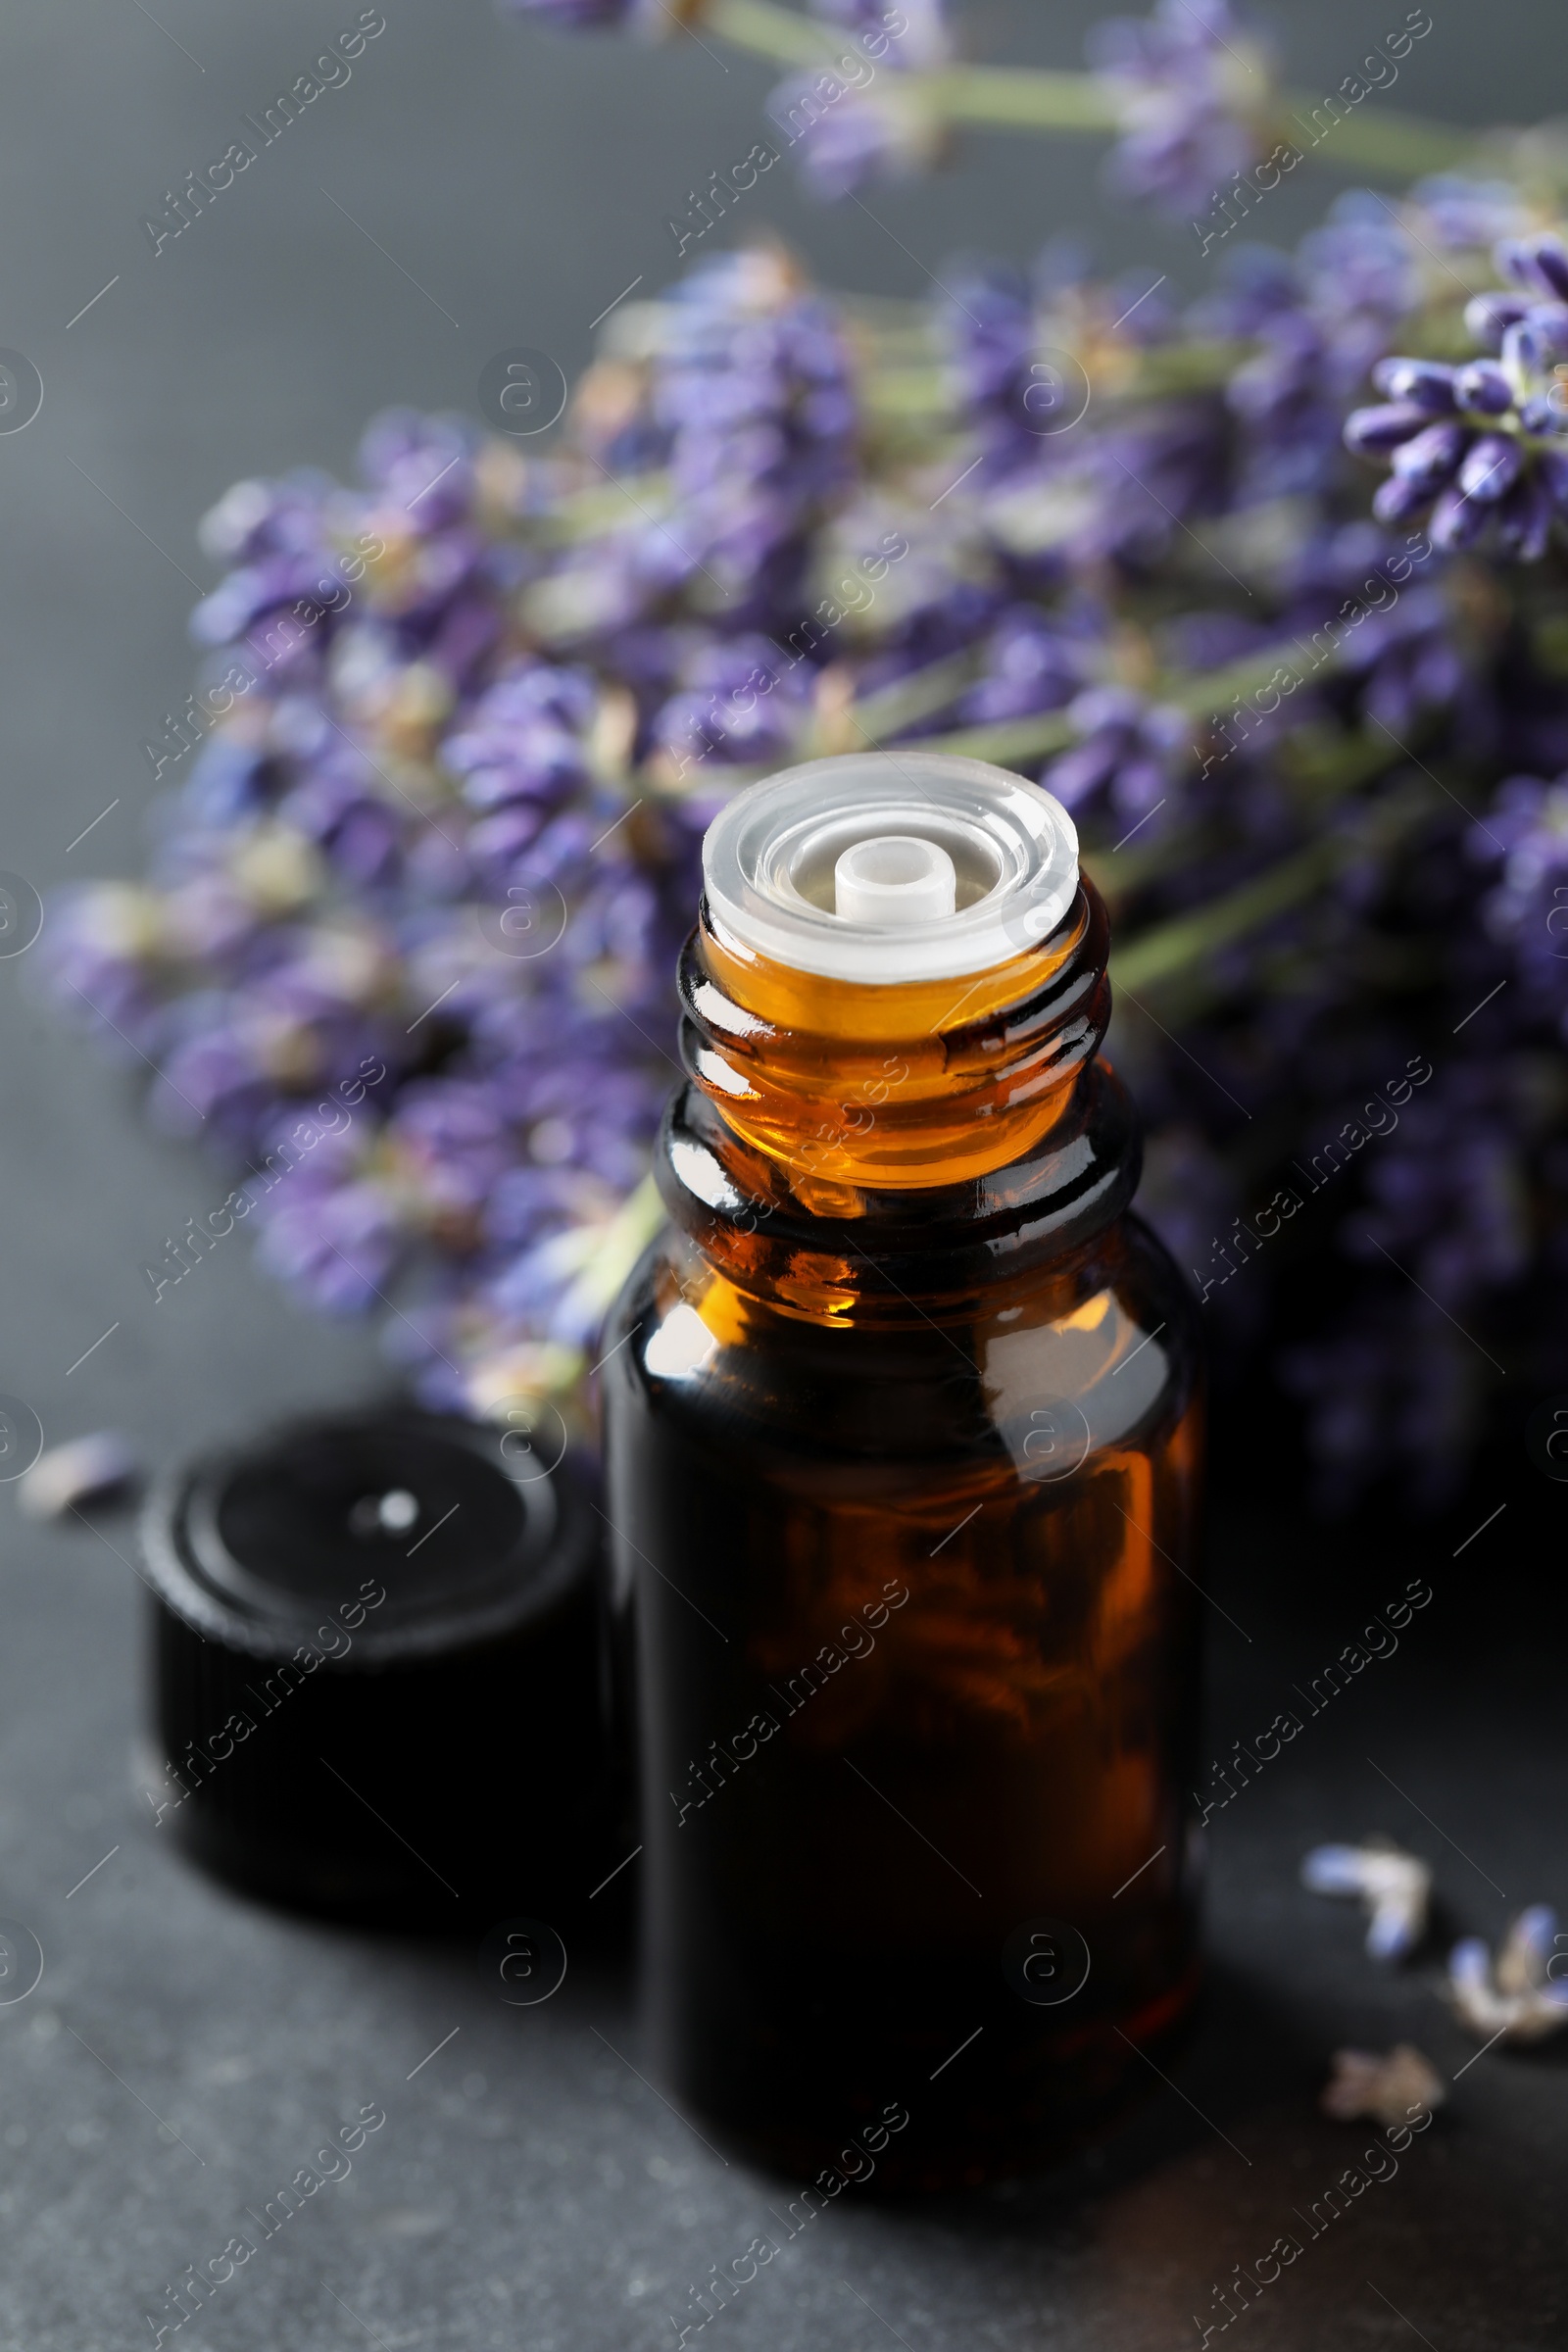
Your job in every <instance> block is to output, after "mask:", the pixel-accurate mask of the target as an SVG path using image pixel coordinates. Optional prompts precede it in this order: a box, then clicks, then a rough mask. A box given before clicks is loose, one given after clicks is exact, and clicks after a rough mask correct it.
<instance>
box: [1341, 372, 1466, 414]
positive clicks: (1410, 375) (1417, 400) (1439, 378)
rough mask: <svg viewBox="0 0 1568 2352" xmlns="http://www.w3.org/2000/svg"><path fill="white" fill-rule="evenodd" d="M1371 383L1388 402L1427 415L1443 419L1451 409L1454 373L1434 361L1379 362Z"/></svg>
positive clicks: (1363, 412)
mask: <svg viewBox="0 0 1568 2352" xmlns="http://www.w3.org/2000/svg"><path fill="white" fill-rule="evenodd" d="M1372 381H1373V383H1374V384H1375V385H1376V386H1377V389H1378V390H1379V391H1380V392H1384V393H1387V395H1388V397H1389V399H1390V400H1397V401H1405V402H1408V403H1409V404H1410V405H1411V406H1413V407H1415V408H1418V409H1423V410H1425V411H1426V413H1427V415H1428V416H1429V417H1446V416H1447V415H1449V414H1450V413H1451V411H1452V409H1453V406H1454V394H1455V382H1454V370H1453V368H1445V367H1444V366H1443V365H1442V364H1441V362H1439V361H1437V360H1379V362H1378V364H1377V366H1376V367H1375V368H1373V370H1372ZM1357 413H1358V414H1359V415H1365V414H1366V412H1365V411H1364V410H1362V411H1358V412H1357Z"/></svg>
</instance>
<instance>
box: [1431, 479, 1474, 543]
mask: <svg viewBox="0 0 1568 2352" xmlns="http://www.w3.org/2000/svg"><path fill="white" fill-rule="evenodd" d="M1486 520H1487V510H1486V508H1485V507H1481V506H1477V505H1476V503H1475V501H1474V500H1473V499H1469V498H1466V497H1465V495H1464V492H1463V491H1462V490H1458V489H1450V490H1445V491H1444V493H1443V496H1442V497H1441V498H1440V499H1439V501H1438V503H1437V505H1436V506H1435V507H1434V508H1433V510H1432V520H1431V522H1430V523H1429V524H1428V525H1427V528H1428V530H1429V531H1430V533H1431V535H1432V538H1433V540H1434V541H1435V543H1436V544H1437V545H1438V546H1439V547H1442V548H1446V549H1447V550H1448V552H1449V553H1450V554H1453V553H1454V552H1456V551H1457V550H1458V549H1460V548H1465V547H1473V546H1474V544H1475V542H1476V540H1477V539H1479V538H1480V536H1481V533H1482V531H1483V530H1484V528H1485V527H1486Z"/></svg>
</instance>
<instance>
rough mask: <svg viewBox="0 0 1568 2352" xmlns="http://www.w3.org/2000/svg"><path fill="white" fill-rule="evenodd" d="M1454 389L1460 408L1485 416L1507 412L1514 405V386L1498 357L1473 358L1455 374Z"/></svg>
mask: <svg viewBox="0 0 1568 2352" xmlns="http://www.w3.org/2000/svg"><path fill="white" fill-rule="evenodd" d="M1453 390H1454V397H1455V399H1456V400H1457V401H1458V404H1459V406H1460V408H1461V409H1479V410H1480V411H1481V414H1482V415H1483V416H1484V417H1505V416H1506V415H1507V413H1508V411H1509V410H1510V409H1511V408H1512V407H1513V386H1512V385H1511V384H1510V383H1509V381H1508V378H1507V377H1506V376H1505V375H1504V374H1503V371H1502V369H1501V368H1499V367H1498V366H1497V363H1496V362H1495V360H1472V361H1471V362H1470V364H1469V366H1468V367H1467V368H1460V369H1459V370H1458V372H1457V373H1456V374H1455V376H1454V378H1453Z"/></svg>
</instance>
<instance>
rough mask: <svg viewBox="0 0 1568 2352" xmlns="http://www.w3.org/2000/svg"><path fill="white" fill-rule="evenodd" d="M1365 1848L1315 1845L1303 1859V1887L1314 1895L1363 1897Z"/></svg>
mask: <svg viewBox="0 0 1568 2352" xmlns="http://www.w3.org/2000/svg"><path fill="white" fill-rule="evenodd" d="M1361 1880H1362V1867H1361V1849H1360V1847H1359V1846H1356V1845H1314V1846H1313V1848H1312V1850H1311V1852H1310V1853H1309V1854H1307V1855H1305V1856H1304V1857H1303V1858H1302V1862H1301V1884H1302V1886H1303V1887H1308V1888H1310V1890H1311V1892H1312V1893H1313V1894H1359V1893H1360V1891H1361Z"/></svg>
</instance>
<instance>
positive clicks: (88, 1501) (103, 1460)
mask: <svg viewBox="0 0 1568 2352" xmlns="http://www.w3.org/2000/svg"><path fill="white" fill-rule="evenodd" d="M140 1477H141V1464H140V1462H139V1461H138V1459H137V1457H136V1454H135V1451H134V1449H133V1448H132V1446H131V1444H130V1441H129V1440H128V1439H127V1438H123V1437H121V1435H120V1434H119V1432H118V1431H117V1430H113V1429H101V1430H97V1431H95V1432H94V1433H93V1435H92V1436H91V1437H87V1438H73V1439H71V1440H70V1441H69V1443H68V1444H66V1445H64V1446H50V1448H49V1450H48V1452H47V1453H41V1454H40V1455H39V1456H38V1459H37V1460H36V1461H35V1462H34V1463H33V1465H32V1468H31V1469H30V1470H28V1471H26V1472H25V1474H24V1476H23V1477H22V1478H21V1479H20V1480H19V1481H18V1482H17V1504H18V1507H19V1509H21V1510H22V1511H23V1512H24V1513H25V1516H26V1517H27V1518H28V1519H64V1518H66V1517H68V1516H69V1515H70V1513H71V1512H73V1511H79V1510H90V1509H91V1508H92V1507H93V1506H94V1505H95V1504H100V1505H101V1504H103V1503H107V1502H118V1501H124V1500H128V1499H129V1497H130V1495H131V1494H132V1493H133V1492H134V1490H135V1488H136V1486H137V1484H138V1482H139V1480H140Z"/></svg>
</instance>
